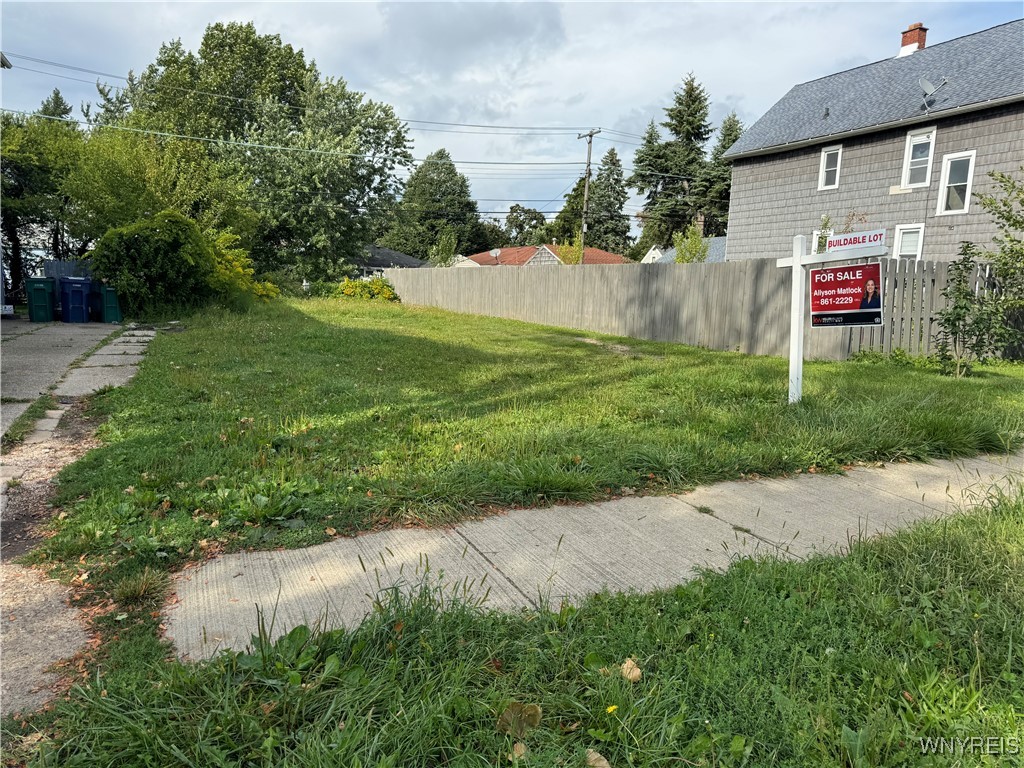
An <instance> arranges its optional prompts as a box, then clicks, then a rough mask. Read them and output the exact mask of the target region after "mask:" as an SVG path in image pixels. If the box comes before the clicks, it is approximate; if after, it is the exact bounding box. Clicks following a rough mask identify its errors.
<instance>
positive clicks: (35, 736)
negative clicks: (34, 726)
mask: <svg viewBox="0 0 1024 768" xmlns="http://www.w3.org/2000/svg"><path fill="white" fill-rule="evenodd" d="M42 738H43V734H42V733H40V732H39V731H36V732H35V733H30V734H28V736H22V737H21V743H22V744H23V745H24V746H26V747H29V746H32V745H33V744H36V743H38V742H39V741H41V740H42Z"/></svg>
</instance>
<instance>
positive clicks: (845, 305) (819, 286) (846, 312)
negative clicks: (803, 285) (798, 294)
mask: <svg viewBox="0 0 1024 768" xmlns="http://www.w3.org/2000/svg"><path fill="white" fill-rule="evenodd" d="M881 271H882V270H881V267H880V266H879V265H878V264H877V263H874V264H854V265H851V266H845V267H827V268H823V269H812V270H811V327H812V328H836V327H844V328H846V327H850V326H858V325H869V326H870V325H881V324H882V279H881Z"/></svg>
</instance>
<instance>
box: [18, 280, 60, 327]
mask: <svg viewBox="0 0 1024 768" xmlns="http://www.w3.org/2000/svg"><path fill="white" fill-rule="evenodd" d="M25 293H26V294H28V319H29V320H31V321H32V322H33V323H49V322H52V321H53V319H54V317H55V314H54V312H55V310H54V308H55V307H56V306H57V281H56V280H54V279H53V278H52V277H29V278H26V279H25Z"/></svg>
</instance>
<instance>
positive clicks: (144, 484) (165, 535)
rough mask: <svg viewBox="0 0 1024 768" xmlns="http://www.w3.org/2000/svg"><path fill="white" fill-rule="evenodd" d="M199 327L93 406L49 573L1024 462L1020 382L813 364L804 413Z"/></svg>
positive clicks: (425, 313) (451, 341)
mask: <svg viewBox="0 0 1024 768" xmlns="http://www.w3.org/2000/svg"><path fill="white" fill-rule="evenodd" d="M185 326H186V330H185V331H184V332H182V333H176V334H170V333H164V334H160V335H159V336H158V337H157V338H156V339H155V341H154V342H153V343H152V345H151V346H150V350H149V353H148V355H147V358H146V361H145V363H144V364H143V366H142V368H141V371H140V373H139V375H138V376H137V377H136V379H135V381H134V382H133V383H132V384H131V385H130V386H129V387H127V388H125V389H123V390H116V391H113V392H110V393H107V394H105V395H103V396H101V397H100V398H98V399H97V401H96V405H95V407H97V408H100V409H102V410H106V411H108V412H109V413H110V414H111V418H110V420H109V422H108V423H107V424H106V425H105V426H104V427H103V429H102V433H101V434H102V437H103V439H104V440H105V445H104V446H103V447H102V448H100V449H99V450H96V451H94V452H92V453H91V454H89V455H88V456H87V457H86V458H85V459H83V460H82V461H80V462H78V463H77V464H75V465H73V466H71V467H70V468H68V469H67V470H66V471H65V472H64V474H63V475H62V478H61V487H60V494H61V500H62V501H63V502H64V503H65V504H66V505H69V506H70V505H71V504H72V503H76V504H77V505H78V507H77V511H76V513H75V514H72V515H70V516H69V517H68V519H67V520H65V521H64V523H63V524H62V528H61V531H60V533H59V535H58V536H57V537H56V538H55V539H52V540H50V542H48V545H47V546H48V548H50V549H51V550H52V552H53V554H54V555H57V556H62V557H70V556H74V555H78V554H85V553H98V552H101V551H105V550H109V549H110V548H111V547H117V546H119V545H120V544H122V543H123V542H125V541H131V542H133V544H132V546H135V547H139V548H141V550H146V549H156V550H167V551H169V552H170V551H172V550H175V549H177V551H178V552H179V553H182V554H184V553H185V551H187V550H188V548H189V547H190V546H191V545H192V544H194V543H195V542H196V541H198V540H200V539H217V538H221V539H226V540H232V541H241V542H242V543H246V544H259V543H260V542H261V541H267V540H269V539H273V542H274V543H284V544H288V543H291V544H301V543H312V542H314V541H320V540H322V539H323V538H324V537H325V536H326V535H327V534H325V532H324V531H325V529H327V528H331V529H333V531H336V532H338V533H345V532H352V531H355V530H364V529H369V528H373V527H376V526H380V525H388V524H408V523H413V524H420V523H427V524H444V523H450V522H452V521H454V520H457V519H459V518H462V517H465V516H466V515H470V514H479V513H481V512H486V511H487V510H488V509H490V508H493V507H496V506H509V505H537V504H540V505H545V504H551V503H554V502H558V501H565V500H590V499H599V498H603V497H608V496H613V495H617V494H621V493H623V492H626V493H629V492H631V490H632V491H635V492H637V493H644V492H653V493H657V492H668V491H673V490H679V489H684V488H687V487H691V486H693V485H696V484H702V483H710V482H714V481H717V480H723V479H728V478H736V477H739V476H741V475H750V474H760V475H779V474H783V473H788V472H795V471H798V470H808V469H812V468H813V469H814V470H815V471H836V470H839V469H841V468H842V467H843V466H844V465H848V464H851V463H855V462H858V461H865V462H869V461H876V460H889V459H901V458H907V459H924V458H927V457H948V456H956V455H966V454H972V453H976V452H979V451H1000V450H1006V449H1007V448H1011V447H1016V446H1018V445H1019V444H1020V443H1021V442H1022V439H1024V369H1022V368H1021V367H1019V366H1009V365H1003V366H999V367H994V368H989V369H983V370H981V371H980V373H979V375H977V376H976V377H974V378H971V379H969V380H963V381H955V380H952V379H949V378H945V377H942V376H940V375H938V374H937V373H935V372H933V371H929V370H923V369H918V368H914V367H910V366H904V367H900V366H896V365H892V364H889V363H883V364H878V363H875V364H872V363H843V364H832V363H813V364H809V365H808V366H807V367H806V370H805V399H804V401H803V403H801V404H800V405H798V406H795V407H793V406H788V405H787V404H786V391H787V369H786V361H785V360H782V359H774V358H764V357H748V356H743V355H739V354H732V353H723V352H710V351H706V350H701V349H695V348H691V347H683V346H678V345H671V344H662V343H654V342H641V341H635V340H631V339H611V338H607V337H594V335H593V334H585V333H581V332H578V331H571V330H564V329H553V328H548V327H541V326H535V325H529V324H525V323H518V322H512V321H505V320H498V319H491V318H480V317H472V316H465V315H456V314H452V313H447V312H442V311H437V310H427V309H416V308H410V307H405V306H401V305H385V304H379V303H364V302H358V301H344V300H337V299H333V300H309V301H298V302H284V301H281V302H275V303H273V304H270V305H265V306H261V307H258V308H256V309H254V310H253V311H251V312H250V313H248V314H230V313H224V312H213V311H211V312H207V313H203V314H199V315H196V316H193V317H190V318H186V322H185ZM584 339H589V340H584ZM595 342H600V343H595ZM624 489H625V491H624Z"/></svg>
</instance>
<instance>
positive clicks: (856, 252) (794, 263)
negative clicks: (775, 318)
mask: <svg viewBox="0 0 1024 768" xmlns="http://www.w3.org/2000/svg"><path fill="white" fill-rule="evenodd" d="M888 253H889V249H888V248H886V247H885V230H884V229H876V230H872V231H871V232H853V233H851V234H848V235H836V236H834V237H829V239H828V250H827V252H826V253H808V252H807V236H806V235H797V236H796V237H794V238H793V255H792V256H791V257H790V258H788V259H776V260H775V265H776V266H778V267H790V268H792V270H793V286H792V287H793V290H792V294H791V297H792V298H791V304H790V315H789V402H790V403H799V402H800V398H801V397H802V396H803V385H804V304H805V301H804V294H805V286H806V280H807V265H809V264H823V263H827V262H831V261H849V260H850V259H870V258H873V257H876V256H878V257H881V256H886V255H887V254H888Z"/></svg>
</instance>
